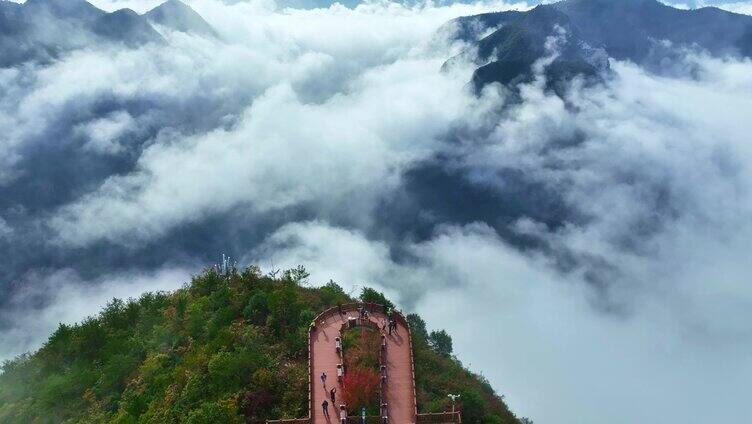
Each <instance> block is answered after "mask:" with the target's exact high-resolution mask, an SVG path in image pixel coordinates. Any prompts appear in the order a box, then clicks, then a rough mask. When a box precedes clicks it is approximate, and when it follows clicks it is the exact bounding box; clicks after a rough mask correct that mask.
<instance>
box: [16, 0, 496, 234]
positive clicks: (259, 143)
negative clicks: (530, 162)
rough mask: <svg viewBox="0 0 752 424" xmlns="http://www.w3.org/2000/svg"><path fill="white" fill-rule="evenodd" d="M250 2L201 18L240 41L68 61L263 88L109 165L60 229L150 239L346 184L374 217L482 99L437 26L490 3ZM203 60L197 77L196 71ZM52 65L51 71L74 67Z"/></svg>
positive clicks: (139, 85)
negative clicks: (222, 114) (446, 69)
mask: <svg viewBox="0 0 752 424" xmlns="http://www.w3.org/2000/svg"><path fill="white" fill-rule="evenodd" d="M496 6H499V5H498V4H497V5H496ZM254 7H255V5H252V4H245V3H243V4H236V5H233V6H230V7H226V8H218V7H217V6H216V5H214V6H213V8H212V7H208V6H207V13H206V15H207V17H208V18H209V19H210V20H212V18H213V21H215V22H221V23H222V25H217V27H218V28H222V29H224V31H225V32H226V33H227V34H225V35H227V36H228V37H230V38H232V39H234V40H238V41H237V43H238V44H235V43H234V42H233V43H230V44H225V43H222V42H219V43H214V42H210V41H205V40H204V41H203V42H202V43H203V44H202V43H198V53H196V52H195V51H193V52H189V51H188V43H193V42H194V41H195V40H193V39H188V40H185V39H184V38H181V37H183V36H180V35H175V37H176V38H175V39H174V40H172V41H174V42H175V43H176V44H177V46H178V47H173V48H170V53H175V55H174V56H169V58H166V59H159V58H157V55H159V57H160V58H161V57H162V56H163V55H164V52H162V51H160V50H155V51H152V50H150V49H145V51H131V52H127V53H121V55H122V57H120V56H116V57H115V60H112V59H105V58H104V57H102V56H99V55H97V54H96V53H84V54H82V56H77V55H74V56H73V57H72V58H70V59H69V60H68V61H66V63H65V65H61V66H63V67H65V69H67V68H71V69H73V68H77V67H78V66H79V65H80V63H78V62H79V61H84V62H90V61H95V62H100V61H101V62H104V61H106V62H107V63H102V64H101V65H102V66H94V65H95V64H94V63H87V65H88V66H87V68H88V69H92V70H93V72H91V73H89V74H87V78H90V79H91V80H93V81H95V82H94V83H93V84H89V85H90V88H88V89H87V90H96V88H94V87H97V85H98V84H102V85H106V86H107V87H109V88H108V89H109V90H114V91H118V92H126V93H130V92H133V91H135V92H139V93H143V92H146V94H145V96H149V95H168V96H174V95H176V94H175V93H193V92H196V91H198V90H201V89H206V88H208V89H210V90H215V91H220V92H226V93H227V95H228V96H230V95H232V93H233V91H235V90H238V91H241V92H245V93H249V95H250V94H251V93H252V92H253V88H254V87H255V88H256V90H257V91H258V92H260V93H263V94H261V95H260V96H258V97H256V98H255V99H254V100H253V102H252V104H251V105H250V106H249V107H247V108H245V109H244V110H241V111H239V112H238V113H237V115H236V116H232V117H228V119H230V121H231V122H234V123H233V124H232V125H227V126H226V127H221V128H218V129H216V130H214V131H212V132H209V133H206V134H200V135H197V136H190V137H187V136H180V135H179V134H178V135H174V134H172V135H170V134H168V135H165V137H164V139H163V140H159V139H158V140H157V141H158V142H157V143H154V144H153V145H151V146H150V147H149V148H147V149H146V150H145V152H144V153H143V154H142V156H141V157H140V159H139V161H138V163H137V168H138V170H137V172H135V173H131V174H128V175H125V176H122V177H113V178H110V179H109V180H107V181H106V182H105V183H104V184H103V185H102V186H101V187H100V188H99V190H97V191H95V192H93V193H91V194H89V195H87V196H84V197H83V198H81V199H80V200H79V201H77V202H75V203H73V204H71V205H68V206H65V207H64V208H62V209H61V210H60V211H59V212H58V213H57V215H56V217H55V218H54V219H53V220H52V226H53V228H55V229H56V230H57V231H58V232H59V234H60V240H61V242H63V243H72V244H75V245H85V244H88V243H90V242H94V241H97V240H100V239H108V240H112V241H120V242H125V243H127V242H130V241H133V239H136V240H144V239H149V238H153V237H157V236H160V235H162V234H164V233H165V232H167V231H169V230H170V229H171V228H172V227H174V226H176V225H180V224H182V223H185V222H191V221H193V220H196V219H200V218H202V217H204V216H206V215H208V214H211V213H216V212H222V211H226V210H228V209H230V208H232V207H235V206H239V205H244V206H247V207H249V208H250V209H251V210H253V211H256V212H266V211H269V210H274V209H280V208H284V207H287V206H292V205H297V204H301V203H304V202H314V203H317V204H319V206H320V207H321V208H322V209H326V208H327V207H328V205H334V204H341V202H343V201H345V198H346V196H347V197H349V199H348V200H347V201H349V202H350V203H351V205H357V207H356V208H354V209H353V211H352V212H353V214H356V213H357V214H359V215H361V216H367V214H368V208H369V206H370V203H371V202H370V201H369V198H372V197H374V196H377V195H379V194H380V193H381V192H382V191H383V190H385V189H388V188H389V187H392V186H394V184H396V182H397V178H398V175H399V172H400V170H401V169H402V168H403V167H404V166H405V165H406V164H409V163H411V162H413V161H415V160H419V159H422V158H424V157H425V156H426V155H429V154H431V153H432V152H433V150H434V146H435V145H436V143H437V142H436V140H435V138H436V137H437V136H439V135H443V134H444V133H445V132H446V130H447V129H448V127H449V125H451V124H452V123H453V122H454V121H456V120H457V119H458V118H460V117H461V116H462V115H463V114H464V113H465V110H466V109H467V106H468V105H469V104H470V103H472V102H474V101H475V100H474V99H472V98H471V96H470V95H469V92H468V91H467V90H466V88H465V84H466V81H467V80H468V78H469V77H468V76H469V69H461V68H458V69H455V70H454V71H453V72H451V73H439V72H438V69H439V68H440V66H441V64H442V62H443V61H444V60H445V59H446V57H448V56H449V55H450V54H451V46H446V45H443V44H442V43H441V42H440V41H433V39H432V37H433V34H434V32H435V30H436V28H437V27H438V26H440V25H441V24H442V23H444V22H445V21H446V20H447V19H449V18H450V17H452V16H456V15H459V14H464V13H469V12H473V11H476V10H482V9H483V8H485V7H488V6H484V5H465V6H462V5H458V6H451V7H447V8H434V7H425V8H422V7H421V8H417V7H416V8H407V7H403V6H399V5H396V4H392V3H388V4H383V5H377V4H369V5H363V6H359V7H358V8H356V9H355V10H350V9H345V8H341V7H337V6H333V7H332V8H331V9H326V10H313V11H297V10H290V11H286V12H284V13H272V12H271V11H269V10H266V9H260V10H259V9H256V8H254ZM235 9H238V10H235ZM241 12H246V13H241ZM212 13H213V14H214V15H212ZM366 27H369V28H379V30H378V31H365V30H363V28H366ZM183 43H184V44H183ZM191 45H192V44H191ZM181 48H182V50H181ZM173 49H175V50H173ZM238 56H239V57H238ZM239 59H241V60H239ZM242 59H245V60H242ZM155 61H156V62H157V63H156V64H155V63H154V62H155ZM134 63H136V64H137V66H134ZM196 66H198V67H199V68H198V78H197V75H194V74H191V72H194V71H195V70H196ZM55 68H56V67H53V68H52V69H50V70H49V71H46V72H49V73H50V74H51V73H54V72H56V71H62V72H61V73H62V75H63V76H65V75H67V73H66V72H65V69H62V70H60V69H55ZM100 69H101V72H102V74H100V73H99V72H100V71H98V70H100ZM129 69H133V70H136V69H138V71H139V72H138V74H136V75H131V74H129V73H128V72H127V71H128V70H129ZM220 79H222V80H221V82H220V81H219V80H220ZM202 83H203V84H206V85H208V87H204V85H203V84H202ZM194 85H199V86H194ZM60 86H63V87H72V84H68V83H65V82H61V81H60V80H59V79H58V80H55V81H50V82H47V83H45V84H44V87H45V88H44V89H43V90H40V91H38V92H35V93H34V94H33V95H31V96H29V97H30V99H27V100H26V101H25V102H24V106H22V107H23V109H24V110H23V112H22V113H23V114H24V116H32V115H33V113H32V112H33V111H34V110H37V109H38V107H37V106H36V103H35V102H34V100H33V99H35V98H39V99H55V98H57V96H56V94H57V93H58V89H56V87H60ZM178 87H180V89H179V90H176V88H178ZM60 90H63V91H64V89H62V88H61V89H60ZM162 93H169V94H162ZM235 94H236V95H237V93H235ZM177 95H179V94H177ZM58 96H62V97H63V98H67V94H64V95H58ZM90 125H91V124H90ZM94 125H96V124H94ZM198 175H200V176H201V177H200V178H199V179H196V177H197V176H198ZM353 199H357V201H354V200H353ZM337 209H340V208H337ZM95 218H96V219H95Z"/></svg>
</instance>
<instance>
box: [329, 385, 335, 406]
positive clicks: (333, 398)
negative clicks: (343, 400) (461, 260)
mask: <svg viewBox="0 0 752 424" xmlns="http://www.w3.org/2000/svg"><path fill="white" fill-rule="evenodd" d="M336 396H337V388H336V387H332V390H329V397H330V398H332V405H334V402H336V401H337V400H336Z"/></svg>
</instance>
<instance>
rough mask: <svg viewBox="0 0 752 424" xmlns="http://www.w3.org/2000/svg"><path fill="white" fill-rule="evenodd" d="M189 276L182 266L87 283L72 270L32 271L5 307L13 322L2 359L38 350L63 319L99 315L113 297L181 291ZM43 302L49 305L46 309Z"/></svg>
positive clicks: (1, 336)
mask: <svg viewBox="0 0 752 424" xmlns="http://www.w3.org/2000/svg"><path fill="white" fill-rule="evenodd" d="M189 279H190V271H187V270H184V269H180V268H164V269H162V270H160V271H158V272H153V273H141V272H138V271H136V272H129V273H122V274H119V275H111V276H108V277H104V278H99V279H97V280H96V281H85V280H83V279H81V277H80V276H79V275H78V274H77V273H76V272H75V271H73V270H70V269H65V270H58V271H55V272H53V273H50V274H45V275H42V274H36V273H35V274H31V275H28V276H27V278H25V279H24V280H23V281H21V282H19V284H20V285H21V288H20V289H19V290H16V291H14V292H13V294H12V297H11V298H10V299H9V301H8V302H7V303H6V306H5V308H3V310H2V311H0V318H2V319H3V321H4V322H10V323H13V326H12V327H11V328H3V330H2V331H1V332H0V360H4V359H10V358H12V357H13V356H15V355H18V354H21V353H23V352H28V351H33V350H35V349H38V348H39V346H40V345H41V344H42V343H43V342H44V341H45V340H47V338H48V337H49V335H50V334H51V333H52V332H53V331H54V330H55V329H56V328H57V326H58V325H59V324H60V323H63V324H74V323H77V322H80V321H81V320H82V319H83V318H85V317H87V316H94V315H96V314H97V313H99V311H100V310H101V309H102V308H103V307H104V306H105V305H106V304H107V303H108V302H109V301H111V300H112V299H113V298H118V299H129V298H138V297H139V296H140V295H141V294H143V293H145V292H155V291H167V290H175V289H177V288H180V287H181V286H182V285H183V284H184V283H185V282H186V281H188V280H189ZM40 301H41V302H44V303H45V305H46V306H44V307H42V308H40V307H39V302H40ZM30 311H33V313H31V314H30Z"/></svg>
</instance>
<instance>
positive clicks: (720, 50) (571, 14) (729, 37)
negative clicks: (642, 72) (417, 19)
mask: <svg viewBox="0 0 752 424" xmlns="http://www.w3.org/2000/svg"><path fill="white" fill-rule="evenodd" d="M557 27H559V28H564V29H565V31H566V41H565V43H564V44H563V45H562V46H560V47H561V51H560V52H559V53H560V55H559V56H558V58H557V59H555V60H554V62H553V63H552V64H551V66H549V67H548V68H549V69H548V70H547V73H548V74H547V75H546V76H547V77H549V78H548V81H549V82H552V81H556V80H559V81H564V82H566V80H568V79H570V78H571V77H573V76H578V75H584V76H595V75H598V74H599V73H600V70H603V69H604V66H602V64H603V63H607V62H604V61H603V60H601V59H602V58H603V57H611V58H615V59H618V60H629V61H632V62H635V63H637V64H641V65H643V66H645V67H646V68H648V69H651V68H653V69H656V70H659V69H660V66H664V65H661V64H663V63H665V61H664V60H662V58H664V57H665V56H666V54H668V53H669V52H668V51H667V50H666V49H667V48H666V47H665V44H663V43H660V42H661V41H668V42H669V45H672V46H680V47H689V48H701V49H704V50H706V51H707V52H709V53H710V54H713V55H719V56H720V55H737V56H738V55H741V56H752V17H749V16H745V15H738V14H734V13H731V12H726V11H723V10H720V9H717V8H701V9H693V10H682V9H676V8H674V7H671V6H668V5H665V4H663V3H660V2H658V1H657V0H564V1H560V2H558V3H552V4H545V5H539V6H536V7H535V8H533V9H531V10H528V11H526V12H515V11H511V12H498V13H486V14H482V15H476V16H468V17H464V18H459V19H456V20H454V21H452V28H454V29H455V37H456V38H458V39H461V40H463V41H465V42H468V43H470V44H471V45H472V47H471V48H469V49H467V50H466V51H465V52H463V53H461V54H460V55H459V56H458V57H459V58H473V57H477V62H478V65H479V66H480V68H478V69H477V70H476V72H475V75H474V76H473V82H474V85H475V87H476V89H479V88H482V87H483V86H484V85H486V84H488V83H492V82H500V83H502V84H503V85H509V86H513V85H515V84H516V83H517V82H521V81H529V80H530V79H531V78H532V70H533V68H532V65H533V64H534V63H535V61H536V60H538V59H540V58H541V57H542V56H543V55H544V54H546V52H545V51H544V49H543V45H544V43H546V40H547V37H548V36H549V35H552V34H554V33H555V32H556V28H557ZM489 31H490V34H489ZM594 58H595V59H597V60H595V61H594V60H592V59H594ZM451 60H454V59H450V62H451ZM450 62H447V63H450ZM606 67H607V66H606Z"/></svg>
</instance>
